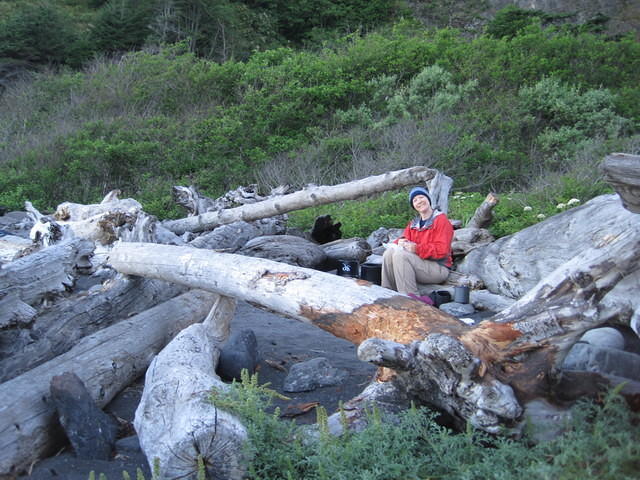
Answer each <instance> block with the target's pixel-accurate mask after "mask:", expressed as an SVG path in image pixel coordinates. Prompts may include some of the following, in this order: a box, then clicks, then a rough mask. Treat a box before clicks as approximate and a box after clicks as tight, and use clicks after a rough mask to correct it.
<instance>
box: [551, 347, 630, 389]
mask: <svg viewBox="0 0 640 480" xmlns="http://www.w3.org/2000/svg"><path fill="white" fill-rule="evenodd" d="M562 368H564V369H566V370H585V371H588V372H597V373H603V374H608V375H615V376H618V377H624V378H629V379H632V380H636V381H638V380H640V355H637V354H635V353H630V352H624V351H622V350H617V349H614V348H604V347H596V346H593V345H590V344H588V343H582V342H580V343H576V344H575V345H574V346H573V347H572V348H571V350H570V351H569V353H568V354H567V356H566V358H565V359H564V363H563V365H562Z"/></svg>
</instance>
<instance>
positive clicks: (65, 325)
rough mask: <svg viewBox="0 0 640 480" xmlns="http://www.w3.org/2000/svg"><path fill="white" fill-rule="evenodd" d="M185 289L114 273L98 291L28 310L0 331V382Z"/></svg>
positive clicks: (85, 292)
mask: <svg viewBox="0 0 640 480" xmlns="http://www.w3.org/2000/svg"><path fill="white" fill-rule="evenodd" d="M53 248H55V246H54V247H49V248H48V249H47V250H50V249H53ZM184 291H185V288H184V287H182V286H179V285H175V284H172V283H167V282H162V281H158V280H153V279H147V278H136V277H129V276H123V275H118V276H116V278H114V279H112V280H109V281H107V282H105V284H104V285H102V286H100V287H99V288H96V289H93V290H91V291H84V292H80V293H78V294H74V295H72V296H70V297H68V298H62V299H58V300H57V301H56V302H54V303H53V304H52V305H51V306H49V307H48V308H46V309H40V310H39V311H36V310H35V309H33V314H32V315H31V316H30V317H29V318H24V319H23V320H22V321H20V322H16V323H14V324H13V325H12V326H10V327H6V328H0V382H4V381H6V380H9V379H11V378H13V377H16V376H18V375H20V374H22V373H23V372H27V371H28V370H30V369H32V368H34V367H36V366H38V365H40V364H42V363H44V362H46V361H48V360H51V359H53V358H54V357H56V356H57V355H61V354H63V353H65V352H66V351H68V350H69V349H71V348H72V347H73V346H74V345H75V344H76V343H77V342H78V341H79V340H80V339H81V338H82V337H84V336H87V335H91V334H93V333H94V332H97V331H98V330H100V329H103V328H105V327H108V326H110V325H113V324H114V323H116V322H118V321H120V320H122V319H123V318H128V317H130V316H132V315H135V314H137V313H140V312H144V311H145V310H147V309H149V308H151V307H154V306H155V305H157V304H159V303H162V302H165V301H166V300H169V299H171V298H173V297H175V296H176V295H179V294H181V293H184ZM14 313H15V312H14Z"/></svg>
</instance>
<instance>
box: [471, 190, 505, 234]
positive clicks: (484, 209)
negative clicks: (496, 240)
mask: <svg viewBox="0 0 640 480" xmlns="http://www.w3.org/2000/svg"><path fill="white" fill-rule="evenodd" d="M498 201H499V199H498V196H497V195H496V194H495V193H489V194H488V195H487V196H486V198H485V199H484V201H483V202H482V203H481V204H480V206H479V207H478V208H476V211H475V212H474V213H473V216H472V217H471V218H470V219H469V221H468V222H467V224H466V225H465V226H466V227H467V228H487V227H488V226H489V225H491V222H492V221H493V207H495V206H496V205H497V204H498Z"/></svg>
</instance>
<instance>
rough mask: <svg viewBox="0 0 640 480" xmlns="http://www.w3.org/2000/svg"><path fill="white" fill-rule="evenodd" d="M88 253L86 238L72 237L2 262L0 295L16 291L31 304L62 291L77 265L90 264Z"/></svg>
mask: <svg viewBox="0 0 640 480" xmlns="http://www.w3.org/2000/svg"><path fill="white" fill-rule="evenodd" d="M92 253H93V245H92V244H91V243H90V242H86V241H84V240H80V239H75V240H72V241H70V242H68V243H64V244H58V245H54V246H51V247H48V248H45V249H42V250H40V251H38V252H36V253H32V254H31V255H28V256H26V257H22V258H19V259H18V260H15V261H13V262H11V263H9V264H6V265H4V266H3V267H2V269H1V270H0V298H3V297H5V296H8V295H16V296H17V297H18V298H20V300H22V301H23V302H25V303H27V304H29V305H32V306H34V305H36V304H37V303H38V302H40V301H41V300H42V299H44V298H45V297H47V296H53V295H58V294H60V293H63V292H65V291H67V290H69V289H70V288H71V286H72V285H73V282H74V278H75V276H76V274H77V272H76V270H77V269H78V266H81V267H86V266H90V265H91V264H90V262H89V261H88V258H89V257H90V256H91V255H92ZM2 315H3V314H0V316H2Z"/></svg>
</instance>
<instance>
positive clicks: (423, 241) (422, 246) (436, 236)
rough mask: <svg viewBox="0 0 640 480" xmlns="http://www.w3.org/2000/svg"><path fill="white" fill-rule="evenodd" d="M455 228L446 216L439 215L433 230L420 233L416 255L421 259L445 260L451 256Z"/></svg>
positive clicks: (417, 239)
mask: <svg viewBox="0 0 640 480" xmlns="http://www.w3.org/2000/svg"><path fill="white" fill-rule="evenodd" d="M451 240H453V227H452V226H451V222H449V219H448V218H447V217H446V215H438V216H437V217H436V218H435V220H434V222H433V228H430V229H429V230H424V231H422V232H418V235H417V238H416V243H417V244H418V247H417V249H416V253H417V254H418V256H419V257H420V258H435V259H440V258H445V257H448V256H449V255H450V254H451Z"/></svg>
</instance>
